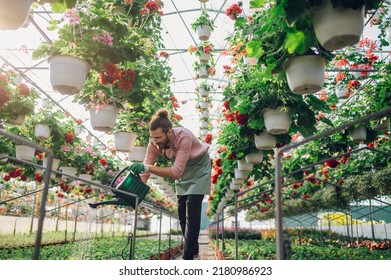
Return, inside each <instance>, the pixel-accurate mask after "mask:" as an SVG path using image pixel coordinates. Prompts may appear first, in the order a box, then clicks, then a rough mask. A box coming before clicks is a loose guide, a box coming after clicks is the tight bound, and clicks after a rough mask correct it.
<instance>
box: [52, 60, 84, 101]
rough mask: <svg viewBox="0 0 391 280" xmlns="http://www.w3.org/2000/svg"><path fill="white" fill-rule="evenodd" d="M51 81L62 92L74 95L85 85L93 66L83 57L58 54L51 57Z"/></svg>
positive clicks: (55, 88)
mask: <svg viewBox="0 0 391 280" xmlns="http://www.w3.org/2000/svg"><path fill="white" fill-rule="evenodd" d="M49 63H50V83H51V85H52V88H53V89H54V90H56V91H58V92H60V93H61V94H66V95H73V94H76V93H78V92H79V91H80V90H81V89H82V88H83V86H84V83H85V81H86V79H87V74H88V72H89V71H90V69H91V66H90V65H89V64H88V63H87V62H86V61H85V60H83V59H80V58H77V57H73V56H67V55H58V56H53V57H51V58H49Z"/></svg>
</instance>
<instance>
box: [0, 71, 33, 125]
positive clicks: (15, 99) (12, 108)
mask: <svg viewBox="0 0 391 280" xmlns="http://www.w3.org/2000/svg"><path fill="white" fill-rule="evenodd" d="M0 93H1V94H0V120H3V121H6V122H9V123H13V124H18V125H21V124H23V122H24V119H25V117H26V116H29V115H31V114H32V113H33V112H34V108H35V101H36V99H37V98H38V94H37V92H36V91H35V89H34V88H29V87H28V86H27V85H26V84H24V83H21V82H17V75H16V73H14V72H12V71H6V70H5V69H1V70H0Z"/></svg>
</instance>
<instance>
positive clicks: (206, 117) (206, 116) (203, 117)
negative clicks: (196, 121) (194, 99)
mask: <svg viewBox="0 0 391 280" xmlns="http://www.w3.org/2000/svg"><path fill="white" fill-rule="evenodd" d="M208 118H209V111H208V110H205V111H202V112H201V119H208Z"/></svg>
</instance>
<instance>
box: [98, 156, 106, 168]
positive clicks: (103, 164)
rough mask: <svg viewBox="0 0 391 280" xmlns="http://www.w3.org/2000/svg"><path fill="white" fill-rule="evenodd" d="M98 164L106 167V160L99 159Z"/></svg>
mask: <svg viewBox="0 0 391 280" xmlns="http://www.w3.org/2000/svg"><path fill="white" fill-rule="evenodd" d="M99 162H100V164H102V166H106V165H107V160H106V159H105V158H101V159H100V160H99Z"/></svg>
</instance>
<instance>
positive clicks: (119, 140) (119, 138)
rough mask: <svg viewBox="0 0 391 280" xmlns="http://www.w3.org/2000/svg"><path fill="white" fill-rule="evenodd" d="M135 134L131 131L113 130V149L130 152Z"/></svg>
mask: <svg viewBox="0 0 391 280" xmlns="http://www.w3.org/2000/svg"><path fill="white" fill-rule="evenodd" d="M136 138H137V135H136V134H134V133H133V132H115V133H114V145H115V149H116V150H117V151H120V152H131V151H132V150H133V147H134V144H135V143H136Z"/></svg>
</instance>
